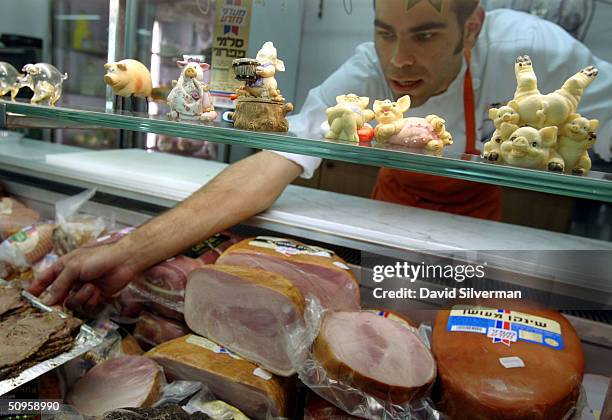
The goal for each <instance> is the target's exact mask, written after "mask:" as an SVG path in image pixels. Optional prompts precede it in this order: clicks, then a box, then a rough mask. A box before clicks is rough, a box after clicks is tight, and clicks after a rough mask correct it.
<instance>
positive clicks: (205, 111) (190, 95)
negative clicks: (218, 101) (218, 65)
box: [167, 58, 217, 121]
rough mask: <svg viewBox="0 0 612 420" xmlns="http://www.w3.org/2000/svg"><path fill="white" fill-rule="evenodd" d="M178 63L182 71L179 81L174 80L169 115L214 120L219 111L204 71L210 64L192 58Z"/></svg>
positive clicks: (169, 102) (169, 100) (169, 99)
mask: <svg viewBox="0 0 612 420" xmlns="http://www.w3.org/2000/svg"><path fill="white" fill-rule="evenodd" d="M176 64H177V65H178V67H179V68H181V69H182V71H181V75H180V77H179V79H178V81H177V80H173V81H172V85H173V88H172V91H171V92H170V94H169V95H168V102H167V103H168V106H169V107H170V112H169V113H168V114H167V115H168V117H169V118H173V119H177V120H178V119H181V118H183V119H200V120H203V121H213V120H214V119H215V118H216V117H217V113H216V112H215V108H214V107H213V105H212V100H211V97H210V93H209V89H208V86H207V85H206V83H204V72H205V71H207V70H208V69H209V68H210V66H209V65H208V64H207V63H201V62H200V61H199V60H197V59H192V58H190V59H188V60H186V61H185V60H183V61H177V62H176Z"/></svg>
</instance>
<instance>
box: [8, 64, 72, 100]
mask: <svg viewBox="0 0 612 420" xmlns="http://www.w3.org/2000/svg"><path fill="white" fill-rule="evenodd" d="M21 71H22V72H23V73H24V74H23V76H20V77H19V86H20V87H28V88H30V89H32V90H33V91H34V96H33V97H32V99H31V100H30V102H31V103H33V104H43V105H50V106H54V105H55V104H56V102H57V101H59V99H60V97H61V96H62V85H63V84H64V80H66V79H67V78H68V75H67V74H66V73H61V72H60V71H59V70H58V69H56V68H55V67H54V66H52V65H51V64H47V63H37V64H26V65H25V66H23V69H22V70H21Z"/></svg>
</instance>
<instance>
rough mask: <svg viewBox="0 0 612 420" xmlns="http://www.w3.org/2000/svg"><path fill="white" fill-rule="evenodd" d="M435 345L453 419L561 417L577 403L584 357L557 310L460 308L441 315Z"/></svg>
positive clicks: (447, 409) (446, 405)
mask: <svg viewBox="0 0 612 420" xmlns="http://www.w3.org/2000/svg"><path fill="white" fill-rule="evenodd" d="M488 335H491V336H492V337H489V336H488ZM496 337H497V338H496ZM432 347H433V353H434V355H435V357H436V361H437V362H438V375H439V378H440V386H441V392H442V406H441V409H442V411H443V412H445V413H446V414H448V415H449V416H451V417H452V418H453V419H491V418H495V419H508V420H510V419H525V418H529V419H561V418H564V416H565V415H566V413H568V412H569V411H570V410H571V409H573V407H574V406H575V404H576V400H577V398H578V395H579V392H580V384H581V383H582V376H583V373H584V358H583V354H582V349H581V345H580V339H579V338H578V336H577V334H576V331H575V330H574V328H573V327H572V326H571V324H570V323H569V322H568V321H567V319H565V318H564V317H563V316H562V315H561V314H559V313H558V312H555V311H551V310H544V309H520V310H519V311H509V310H501V309H495V308H486V307H475V306H456V307H454V308H452V310H450V311H449V310H444V311H440V312H439V313H438V315H437V318H436V323H435V327H434V332H433V342H432Z"/></svg>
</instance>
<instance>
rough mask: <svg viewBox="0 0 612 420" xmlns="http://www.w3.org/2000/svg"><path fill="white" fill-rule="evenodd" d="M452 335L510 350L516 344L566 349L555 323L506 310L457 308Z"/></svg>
mask: <svg viewBox="0 0 612 420" xmlns="http://www.w3.org/2000/svg"><path fill="white" fill-rule="evenodd" d="M447 330H448V331H449V332H464V333H474V334H483V335H486V336H487V337H489V338H491V340H492V342H493V343H499V344H503V345H506V346H508V347H510V346H511V345H512V343H515V342H517V341H526V342H530V343H534V344H540V345H543V346H546V347H550V348H553V349H556V350H561V349H563V339H562V337H561V326H560V325H559V323H558V322H556V321H553V320H552V319H547V318H542V317H539V316H534V315H529V314H526V313H523V312H518V311H510V310H507V309H491V308H483V307H478V306H454V307H453V308H452V310H451V312H450V316H449V317H448V324H447Z"/></svg>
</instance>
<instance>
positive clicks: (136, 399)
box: [66, 356, 163, 416]
mask: <svg viewBox="0 0 612 420" xmlns="http://www.w3.org/2000/svg"><path fill="white" fill-rule="evenodd" d="M162 382H163V373H162V369H161V367H160V366H159V365H158V364H157V363H155V362H154V361H153V360H151V359H150V358H147V357H144V356H122V357H117V358H114V359H110V360H107V361H105V362H102V363H100V364H99V365H97V366H94V367H93V368H92V369H90V370H89V371H88V372H87V373H86V374H85V376H83V377H82V378H81V379H79V380H78V381H77V382H76V383H75V384H74V387H73V388H72V390H71V391H70V393H69V394H68V397H67V399H66V401H67V402H68V404H70V405H72V406H74V407H75V408H76V409H77V410H78V412H79V413H80V414H83V415H86V416H101V415H102V414H104V413H105V412H107V411H110V410H114V409H117V408H123V407H150V406H151V405H152V404H153V403H155V402H156V401H157V398H158V396H159V393H160V388H161V385H162Z"/></svg>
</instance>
